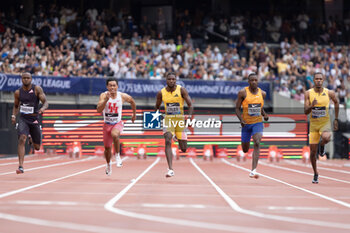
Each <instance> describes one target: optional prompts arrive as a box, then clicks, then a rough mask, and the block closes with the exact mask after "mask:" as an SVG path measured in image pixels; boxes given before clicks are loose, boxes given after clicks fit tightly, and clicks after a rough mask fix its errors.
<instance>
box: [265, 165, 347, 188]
mask: <svg viewBox="0 0 350 233" xmlns="http://www.w3.org/2000/svg"><path fill="white" fill-rule="evenodd" d="M259 164H262V165H264V166H268V167H273V168H278V169H281V170H286V171H291V172H296V173H300V174H304V175H310V176H313V175H314V174H313V173H309V172H304V171H299V170H296V169H293V168H288V167H281V166H278V165H274V164H268V163H265V162H262V161H261V162H259ZM319 177H320V178H324V179H328V180H333V181H338V182H341V183H345V184H350V181H346V180H341V179H337V178H333V177H329V176H323V175H322V176H321V175H320V176H319Z"/></svg>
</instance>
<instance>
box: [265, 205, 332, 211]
mask: <svg viewBox="0 0 350 233" xmlns="http://www.w3.org/2000/svg"><path fill="white" fill-rule="evenodd" d="M267 209H269V210H290V211H294V210H297V211H299V210H311V211H329V210H331V208H326V207H312V206H310V207H308V206H268V207H267Z"/></svg>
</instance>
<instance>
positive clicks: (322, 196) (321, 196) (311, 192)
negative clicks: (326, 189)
mask: <svg viewBox="0 0 350 233" xmlns="http://www.w3.org/2000/svg"><path fill="white" fill-rule="evenodd" d="M221 161H223V162H224V163H226V164H228V165H230V166H232V167H236V168H239V169H241V170H244V171H248V172H250V170H249V169H247V168H244V167H241V166H238V165H236V164H234V163H230V162H228V161H227V160H225V159H221ZM259 174H260V175H261V176H262V177H265V178H268V179H270V180H273V181H277V182H279V183H282V184H285V185H287V186H290V187H292V188H295V189H299V190H301V191H304V192H306V193H309V194H312V195H314V196H317V197H320V198H323V199H325V200H328V201H331V202H334V203H336V204H339V205H342V206H344V207H347V208H350V204H349V203H347V202H344V201H339V200H337V199H335V198H332V197H328V196H326V195H323V194H320V193H316V192H313V191H310V190H308V189H305V188H302V187H299V186H296V185H293V184H290V183H287V182H285V181H282V180H279V179H276V178H273V177H271V176H268V175H264V174H261V173H259Z"/></svg>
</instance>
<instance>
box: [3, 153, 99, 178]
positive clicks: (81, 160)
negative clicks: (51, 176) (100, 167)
mask: <svg viewBox="0 0 350 233" xmlns="http://www.w3.org/2000/svg"><path fill="white" fill-rule="evenodd" d="M94 158H96V157H95V156H92V157H89V158H86V159H80V160H74V161H69V162H63V163H55V164H50V165H46V166H40V167H34V168H28V169H24V172H28V171H35V170H39V169H44V168H49V167H57V166H62V165H67V164H73V163H79V162H83V161H87V160H91V159H94ZM9 174H16V171H12V172H4V173H0V176H4V175H9Z"/></svg>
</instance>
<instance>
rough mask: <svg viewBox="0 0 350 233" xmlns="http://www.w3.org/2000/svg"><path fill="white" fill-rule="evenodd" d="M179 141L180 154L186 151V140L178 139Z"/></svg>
mask: <svg viewBox="0 0 350 233" xmlns="http://www.w3.org/2000/svg"><path fill="white" fill-rule="evenodd" d="M178 140H179V146H180V149H181V151H182V152H186V151H187V140H182V139H178Z"/></svg>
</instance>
